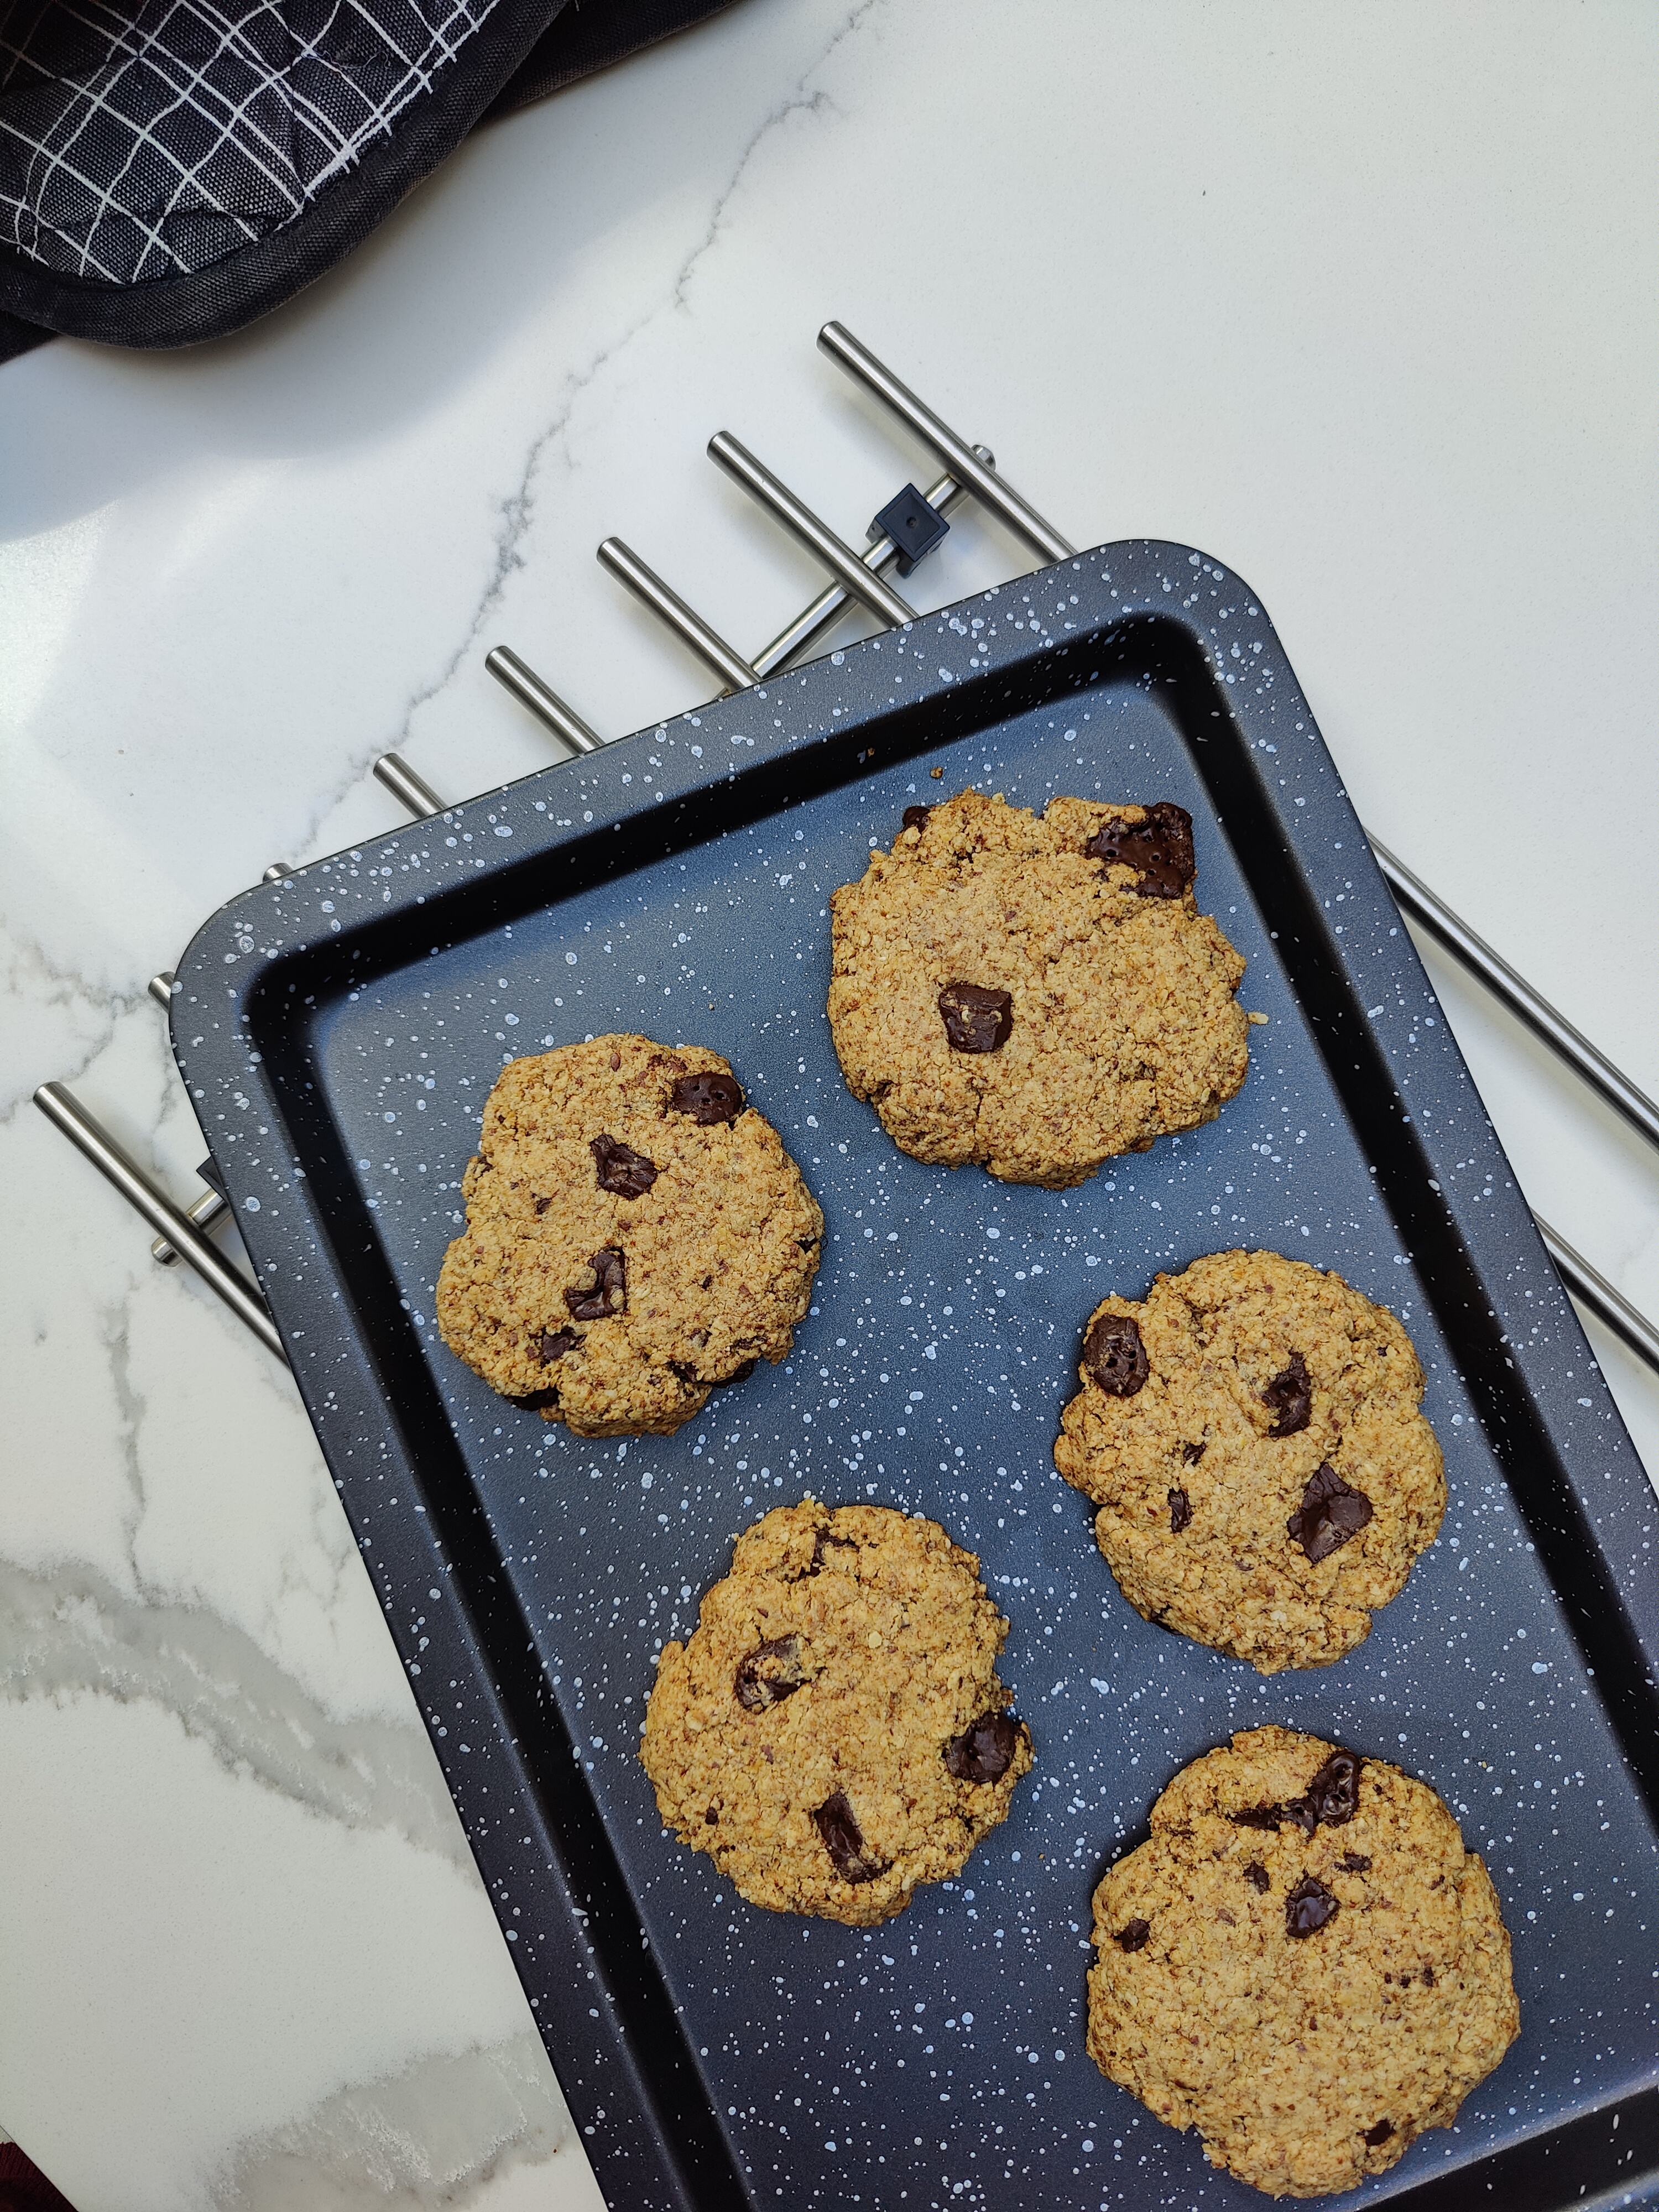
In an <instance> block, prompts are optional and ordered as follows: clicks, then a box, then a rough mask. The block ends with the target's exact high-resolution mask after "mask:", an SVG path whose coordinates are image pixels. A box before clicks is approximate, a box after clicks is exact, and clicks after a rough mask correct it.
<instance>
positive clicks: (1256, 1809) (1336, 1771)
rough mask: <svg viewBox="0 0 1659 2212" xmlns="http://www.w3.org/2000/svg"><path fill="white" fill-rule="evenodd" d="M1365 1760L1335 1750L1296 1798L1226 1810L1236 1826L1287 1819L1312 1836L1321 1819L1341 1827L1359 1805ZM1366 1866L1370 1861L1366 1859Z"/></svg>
mask: <svg viewBox="0 0 1659 2212" xmlns="http://www.w3.org/2000/svg"><path fill="white" fill-rule="evenodd" d="M1362 1765H1364V1761H1363V1760H1362V1759H1360V1758H1359V1757H1358V1755H1357V1754H1356V1753H1353V1752H1352V1751H1334V1752H1333V1753H1331V1755H1330V1757H1329V1758H1328V1759H1327V1760H1326V1761H1325V1764H1324V1765H1322V1767H1321V1768H1320V1770H1319V1771H1318V1772H1317V1774H1316V1775H1315V1776H1314V1778H1313V1779H1312V1781H1311V1782H1310V1783H1309V1784H1308V1786H1307V1788H1306V1790H1304V1791H1303V1793H1302V1795H1301V1796H1299V1797H1292V1798H1291V1800H1290V1802H1288V1803H1287V1804H1284V1805H1256V1806H1253V1807H1252V1808H1250V1810H1249V1811H1248V1812H1244V1813H1229V1814H1228V1815H1227V1818H1228V1819H1229V1820H1231V1822H1232V1824H1233V1826H1234V1827H1236V1828H1272V1829H1273V1830H1275V1831H1277V1830H1278V1829H1279V1828H1282V1827H1283V1826H1285V1823H1286V1822H1287V1821H1289V1822H1291V1823H1293V1824H1294V1826H1297V1827H1298V1828H1300V1829H1301V1831H1302V1832H1303V1834H1304V1836H1310V1835H1312V1833H1313V1832H1314V1830H1315V1829H1316V1827H1318V1826H1320V1825H1321V1823H1323V1825H1324V1826H1326V1827H1328V1828H1340V1827H1342V1826H1345V1825H1346V1823H1347V1822H1348V1821H1350V1820H1352V1818H1353V1816H1354V1814H1355V1813H1356V1812H1357V1811H1358V1806H1359V1770H1360V1767H1361V1766H1362ZM1365 1864H1366V1865H1367V1866H1369V1865H1370V1860H1369V1859H1367V1860H1366V1861H1365Z"/></svg>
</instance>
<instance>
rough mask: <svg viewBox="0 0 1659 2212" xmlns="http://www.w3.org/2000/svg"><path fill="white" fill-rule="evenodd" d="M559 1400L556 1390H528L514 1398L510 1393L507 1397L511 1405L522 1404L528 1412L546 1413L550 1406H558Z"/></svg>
mask: <svg viewBox="0 0 1659 2212" xmlns="http://www.w3.org/2000/svg"><path fill="white" fill-rule="evenodd" d="M558 1402H559V1394H558V1392H557V1391H556V1390H526V1392H525V1393H524V1395H523V1396H522V1397H518V1398H514V1397H513V1396H511V1395H509V1396H508V1398H507V1403H508V1404H509V1405H512V1406H522V1407H523V1408H524V1410H525V1412H526V1413H545V1412H546V1411H547V1409H548V1407H550V1406H556V1405H557V1404H558Z"/></svg>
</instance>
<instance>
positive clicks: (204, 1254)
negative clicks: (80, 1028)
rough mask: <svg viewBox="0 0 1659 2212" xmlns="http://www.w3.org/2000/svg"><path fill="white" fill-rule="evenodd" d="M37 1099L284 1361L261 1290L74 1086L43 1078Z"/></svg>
mask: <svg viewBox="0 0 1659 2212" xmlns="http://www.w3.org/2000/svg"><path fill="white" fill-rule="evenodd" d="M34 1103H35V1104H36V1105H37V1106H38V1107H39V1108H40V1111H41V1112H42V1113H43V1114H44V1115H46V1119H47V1120H48V1121H51V1122H52V1124H53V1125H54V1126H55V1127H57V1128H58V1129H60V1130H61V1131H62V1132H63V1133H64V1136H66V1137H67V1138H68V1139H69V1140H70V1144H72V1145H73V1146H75V1147H76V1151H77V1152H82V1153H84V1154H85V1156H86V1158H88V1159H89V1160H90V1161H91V1162H92V1164H93V1165H94V1167H95V1168H96V1169H97V1170H98V1171H99V1173H100V1175H102V1176H106V1177H107V1178H108V1180H109V1181H110V1182H112V1183H113V1184H114V1186H115V1188H116V1189H117V1190H118V1191H119V1192H120V1194H121V1195H122V1197H123V1198H124V1199H125V1200H126V1202H127V1204H128V1205H129V1206H131V1207H132V1208H133V1210H134V1211H135V1212H137V1213H141V1214H143V1218H144V1219H145V1220H146V1221H148V1222H149V1225H150V1226H151V1228H153V1229H154V1230H155V1231H157V1232H158V1234H159V1235H161V1236H162V1237H165V1238H166V1239H167V1243H169V1244H170V1245H172V1246H173V1249H174V1250H175V1251H176V1252H177V1254H178V1255H179V1258H180V1259H181V1260H182V1261H184V1262H185V1266H186V1267H192V1268H194V1269H195V1271H196V1273H197V1274H198V1275H199V1276H200V1277H201V1278H202V1280H203V1281H204V1283H205V1284H206V1285H208V1287H209V1289H210V1290H211V1291H213V1292H214V1293H215V1295H216V1297H221V1298H222V1299H223V1300H224V1302H225V1304H227V1305H228V1307H229V1308H230V1310H231V1311H232V1313H234V1315H235V1316H236V1318H237V1320H238V1321H240V1322H241V1323H242V1324H243V1326H244V1327H245V1328H250V1329H252V1332H253V1334H254V1335H255V1336H257V1337H258V1340H259V1341H260V1343H261V1344H263V1345H264V1347H265V1349H266V1350H267V1351H268V1352H275V1353H276V1357H277V1358H278V1359H280V1360H283V1362H284V1363H286V1361H287V1358H288V1354H287V1353H286V1352H284V1351H283V1340H282V1338H281V1337H280V1336H279V1335H278V1334H277V1333H276V1322H273V1321H272V1319H271V1318H270V1313H269V1311H268V1310H266V1307H265V1303H264V1299H263V1298H262V1297H260V1296H259V1293H258V1291H256V1290H255V1289H254V1288H253V1286H252V1284H250V1283H248V1282H246V1280H245V1279H243V1277H242V1276H241V1275H240V1274H239V1273H237V1271H236V1269H235V1268H234V1267H232V1265H231V1263H230V1261H228V1260H227V1259H226V1257H225V1255H224V1254H223V1253H222V1252H221V1251H220V1249H219V1248H218V1246H217V1245H216V1244H213V1243H210V1242H209V1240H208V1239H207V1238H206V1237H204V1235H203V1234H202V1232H201V1231H200V1229H199V1228H198V1227H197V1225H196V1223H195V1222H193V1221H192V1220H191V1218H190V1216H189V1214H188V1213H186V1212H185V1210H184V1209H183V1208H182V1207H181V1206H175V1205H174V1204H173V1200H171V1199H170V1198H169V1197H168V1196H167V1193H166V1192H165V1191H164V1190H162V1189H161V1188H159V1187H158V1186H157V1185H156V1184H155V1183H154V1182H151V1180H150V1178H149V1176H147V1175H146V1174H145V1173H144V1171H143V1169H142V1168H141V1167H139V1166H138V1165H137V1164H136V1163H135V1162H134V1161H133V1160H131V1159H130V1158H128V1156H127V1154H126V1153H125V1152H124V1151H123V1150H122V1148H121V1146H119V1145H118V1144H117V1143H116V1141H115V1139H114V1138H113V1137H112V1136H111V1135H110V1133H109V1132H108V1130H107V1129H106V1128H104V1127H102V1126H101V1125H100V1123H99V1122H98V1121H95V1120H94V1118H93V1116H92V1115H90V1114H88V1111H87V1109H86V1108H85V1107H84V1106H82V1103H81V1102H80V1100H79V1099H78V1098H76V1096H75V1094H74V1093H73V1091H70V1090H68V1089H67V1088H66V1087H65V1085H63V1084H61V1083H43V1084H42V1085H40V1089H39V1090H38V1091H36V1092H35V1094H34Z"/></svg>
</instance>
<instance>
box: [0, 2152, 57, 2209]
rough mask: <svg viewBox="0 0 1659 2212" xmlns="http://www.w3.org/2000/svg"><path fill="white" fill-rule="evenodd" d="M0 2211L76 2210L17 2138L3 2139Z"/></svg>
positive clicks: (0, 2160) (0, 2158)
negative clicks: (11, 2140)
mask: <svg viewBox="0 0 1659 2212" xmlns="http://www.w3.org/2000/svg"><path fill="white" fill-rule="evenodd" d="M0 2212H75V2207H74V2206H73V2205H72V2204H71V2203H70V2201H69V2199H68V2197H65V2196H64V2192H63V2191H62V2190H61V2189H54V2188H53V2187H52V2184H51V2182H49V2181H48V2180H47V2179H46V2175H45V2174H44V2173H42V2172H41V2171H40V2167H39V2166H36V2165H35V2163H34V2161H33V2159H30V2158H26V2157H25V2156H24V2154H23V2153H22V2152H21V2150H19V2149H18V2148H17V2146H16V2144H15V2143H14V2142H9V2143H0Z"/></svg>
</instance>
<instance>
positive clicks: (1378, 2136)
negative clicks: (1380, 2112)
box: [1359, 2120, 1394, 2150]
mask: <svg viewBox="0 0 1659 2212" xmlns="http://www.w3.org/2000/svg"><path fill="white" fill-rule="evenodd" d="M1393 2133H1394V2122H1393V2121H1392V2120H1379V2121H1378V2122H1377V2124H1376V2126H1375V2127H1374V2128H1367V2129H1366V2130H1365V2132H1364V2135H1363V2136H1361V2137H1360V2138H1359V2140H1360V2142H1367V2143H1369V2144H1370V2147H1371V2148H1372V2149H1373V2150H1380V2149H1381V2148H1382V2147H1383V2144H1384V2143H1385V2142H1387V2141H1388V2140H1389V2136H1391V2135H1392V2134H1393Z"/></svg>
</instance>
